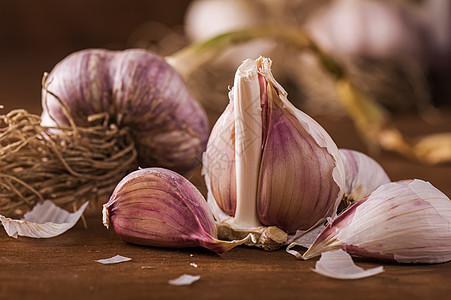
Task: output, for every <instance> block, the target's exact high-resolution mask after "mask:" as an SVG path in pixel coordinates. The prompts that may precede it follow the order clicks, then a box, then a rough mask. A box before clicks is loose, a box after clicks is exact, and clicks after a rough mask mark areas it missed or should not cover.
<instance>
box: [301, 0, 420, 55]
mask: <svg viewBox="0 0 451 300" xmlns="http://www.w3.org/2000/svg"><path fill="white" fill-rule="evenodd" d="M416 19H417V18H414V17H413V16H411V15H410V14H408V13H406V12H404V11H403V10H401V9H400V8H399V7H397V6H396V5H395V4H393V3H390V1H375V0H335V1H333V2H332V3H331V4H330V5H329V6H328V7H326V8H325V9H324V10H322V11H320V12H318V13H317V14H314V15H312V17H311V18H310V19H309V20H308V21H307V23H306V27H307V30H308V31H309V32H310V33H311V34H312V36H313V38H314V39H315V40H316V41H317V42H318V44H319V45H320V46H321V47H323V48H324V49H325V50H327V51H329V52H331V53H335V54H336V55H338V56H340V57H347V56H363V57H369V58H375V59H381V58H387V57H392V56H394V55H409V56H412V57H413V58H416V59H422V58H423V55H424V54H425V53H424V50H423V47H422V42H423V40H422V38H423V37H422V27H421V24H420V22H419V21H416Z"/></svg>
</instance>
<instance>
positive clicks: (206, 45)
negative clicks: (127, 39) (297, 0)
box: [165, 24, 312, 80]
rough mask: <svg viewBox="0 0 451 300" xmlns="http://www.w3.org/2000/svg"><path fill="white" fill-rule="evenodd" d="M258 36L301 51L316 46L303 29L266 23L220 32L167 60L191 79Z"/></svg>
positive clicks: (184, 76)
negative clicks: (193, 73)
mask: <svg viewBox="0 0 451 300" xmlns="http://www.w3.org/2000/svg"><path fill="white" fill-rule="evenodd" d="M258 38H274V39H278V40H282V41H284V42H285V43H287V44H289V45H291V46H293V47H294V48H297V49H300V50H302V49H305V48H307V47H310V46H312V43H311V41H310V39H309V37H308V36H307V35H306V34H305V32H304V31H303V30H301V29H299V28H295V27H290V26H280V25H269V24H263V25H257V26H251V27H247V28H244V29H240V30H235V31H230V32H226V33H223V34H219V35H217V36H215V37H213V38H211V39H207V40H205V41H202V42H199V43H194V44H191V45H189V46H188V47H186V48H183V49H182V50H180V51H178V52H176V53H174V54H172V55H170V56H166V58H165V59H166V62H167V63H168V64H170V65H171V66H172V67H173V68H174V69H176V70H177V71H178V72H179V73H180V75H182V77H183V78H184V79H185V80H187V79H188V77H189V76H190V75H191V73H192V72H193V71H195V70H197V69H198V68H199V67H200V66H202V65H203V64H205V63H207V62H209V61H211V60H212V59H214V58H215V57H217V56H218V55H219V54H221V53H222V52H223V51H225V50H227V49H229V48H230V47H232V46H235V45H238V44H241V43H245V42H249V41H251V40H254V39H258Z"/></svg>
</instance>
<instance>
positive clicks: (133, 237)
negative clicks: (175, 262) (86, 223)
mask: <svg viewBox="0 0 451 300" xmlns="http://www.w3.org/2000/svg"><path fill="white" fill-rule="evenodd" d="M103 221H104V225H105V226H106V227H107V228H108V227H109V226H111V227H113V229H114V231H115V232H116V234H117V235H118V236H119V237H120V238H121V239H122V240H124V241H126V242H129V243H134V244H139V245H149V246H159V247H171V248H172V247H175V248H179V247H196V246H202V247H205V248H207V249H210V250H212V251H215V252H217V253H223V252H225V251H227V250H229V249H231V248H233V247H235V246H237V245H239V244H242V243H244V242H245V241H246V240H247V239H246V238H244V239H243V240H240V241H230V242H228V241H220V240H218V239H217V230H216V225H215V222H214V219H213V215H212V214H211V212H210V210H209V208H208V206H207V204H206V201H205V199H204V198H203V196H202V194H201V193H200V192H199V191H198V190H197V189H196V188H195V187H194V185H192V184H191V182H189V181H188V180H187V179H185V178H184V177H182V176H181V175H179V174H177V173H175V172H173V171H170V170H167V169H163V168H147V169H140V170H137V171H134V172H132V173H130V174H129V175H127V176H126V177H124V178H123V180H122V181H121V182H120V183H119V184H118V185H117V187H116V189H115V190H114V192H113V194H112V196H111V198H110V200H109V201H108V203H107V204H105V205H104V209H103Z"/></svg>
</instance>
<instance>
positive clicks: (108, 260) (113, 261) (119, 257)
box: [96, 255, 132, 265]
mask: <svg viewBox="0 0 451 300" xmlns="http://www.w3.org/2000/svg"><path fill="white" fill-rule="evenodd" d="M130 260H132V259H131V258H130V257H125V256H122V255H115V256H113V257H110V258H103V259H98V260H96V262H98V263H100V264H102V265H111V264H118V263H121V262H126V261H130Z"/></svg>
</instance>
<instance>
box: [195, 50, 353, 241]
mask: <svg viewBox="0 0 451 300" xmlns="http://www.w3.org/2000/svg"><path fill="white" fill-rule="evenodd" d="M270 68H271V61H270V60H269V59H267V58H263V57H260V58H258V59H257V60H255V61H253V60H246V61H245V62H243V64H242V65H241V66H240V67H239V68H238V70H237V72H236V76H235V82H234V87H233V89H232V91H231V92H230V103H229V105H228V106H227V108H226V109H225V111H224V113H223V114H222V116H221V117H220V118H219V119H218V121H217V123H216V124H215V126H214V127H213V130H212V133H211V136H210V138H209V141H208V144H207V149H206V152H205V154H204V156H203V174H204V175H205V180H206V184H207V187H208V202H209V204H210V207H211V208H212V210H213V213H214V214H215V217H216V218H217V220H219V221H220V222H222V223H223V224H228V225H229V226H230V227H231V228H232V229H234V230H238V231H240V230H252V229H257V228H261V227H262V226H276V227H278V228H280V229H282V230H283V231H285V232H287V233H289V234H294V233H296V231H298V230H306V229H309V228H311V227H313V226H315V225H316V224H318V222H321V221H322V220H324V219H325V218H327V217H331V216H333V215H334V214H335V212H336V209H337V207H338V204H339V203H340V201H341V199H342V196H343V189H344V185H345V178H344V166H343V162H342V158H341V155H340V152H339V150H338V149H337V146H336V145H335V143H334V142H333V140H332V139H331V137H330V136H329V135H328V133H327V132H326V131H325V130H324V129H323V128H322V127H321V126H320V125H319V124H318V123H317V122H316V121H314V120H313V119H312V118H311V117H309V116H308V115H306V114H305V113H303V112H301V111H300V110H298V109H296V108H295V107H294V106H293V105H292V104H291V103H290V102H289V101H288V99H287V93H286V92H285V90H284V89H283V88H282V87H281V86H280V85H279V84H278V83H277V82H276V81H275V79H274V78H273V76H272V74H271V69H270Z"/></svg>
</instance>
